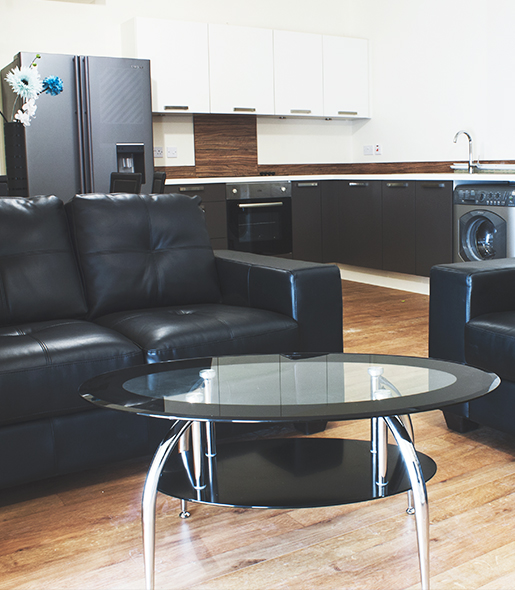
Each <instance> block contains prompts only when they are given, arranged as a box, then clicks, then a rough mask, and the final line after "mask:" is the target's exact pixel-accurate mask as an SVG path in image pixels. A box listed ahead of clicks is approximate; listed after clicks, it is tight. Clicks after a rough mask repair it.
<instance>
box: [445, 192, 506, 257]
mask: <svg viewBox="0 0 515 590" xmlns="http://www.w3.org/2000/svg"><path fill="white" fill-rule="evenodd" d="M453 202H454V262H463V261H465V262H466V261H470V260H490V259H491V258H513V257H515V185H513V184H509V183H500V184H462V185H458V186H457V187H456V188H455V189H454V195H453Z"/></svg>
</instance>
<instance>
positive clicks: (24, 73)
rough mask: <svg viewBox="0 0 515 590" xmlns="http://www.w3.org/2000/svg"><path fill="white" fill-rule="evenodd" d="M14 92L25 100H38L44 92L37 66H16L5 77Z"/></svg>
mask: <svg viewBox="0 0 515 590" xmlns="http://www.w3.org/2000/svg"><path fill="white" fill-rule="evenodd" d="M5 79H6V80H7V83H8V84H9V86H10V87H11V88H12V89H13V91H14V92H15V93H16V94H17V95H18V96H20V97H21V98H23V99H24V100H29V99H31V98H37V96H38V94H40V93H41V92H42V91H43V83H42V82H41V79H40V77H39V72H38V68H37V66H34V65H31V66H29V67H27V66H23V67H21V68H19V67H18V66H16V67H15V68H13V69H12V70H11V71H10V72H9V73H8V74H7V76H6V77H5Z"/></svg>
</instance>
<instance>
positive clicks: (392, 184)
mask: <svg viewBox="0 0 515 590" xmlns="http://www.w3.org/2000/svg"><path fill="white" fill-rule="evenodd" d="M386 186H387V187H388V188H408V186H409V183H408V182H387V183H386Z"/></svg>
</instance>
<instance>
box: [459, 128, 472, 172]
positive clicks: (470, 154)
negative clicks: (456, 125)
mask: <svg viewBox="0 0 515 590" xmlns="http://www.w3.org/2000/svg"><path fill="white" fill-rule="evenodd" d="M462 133H463V135H466V136H467V137H468V138H469V167H468V171H469V174H472V172H473V168H474V164H473V163H472V137H470V134H468V133H467V132H466V131H458V133H456V135H455V136H454V143H456V142H457V141H458V137H459V136H460V135H461V134H462Z"/></svg>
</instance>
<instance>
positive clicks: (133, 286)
mask: <svg viewBox="0 0 515 590" xmlns="http://www.w3.org/2000/svg"><path fill="white" fill-rule="evenodd" d="M199 204H200V199H199V198H197V197H195V198H191V197H187V196H185V195H132V194H116V195H103V194H88V195H77V196H75V197H74V198H73V199H72V200H71V201H69V202H68V203H67V204H66V211H67V213H68V217H69V220H70V228H71V231H72V235H73V239H74V242H75V247H76V249H77V255H78V258H79V262H80V267H81V271H82V274H83V280H84V285H85V291H86V298H87V301H88V307H89V317H90V318H95V317H99V316H103V315H107V314H110V313H114V312H118V311H127V310H131V309H144V308H153V307H163V306H173V305H182V304H185V303H215V302H218V301H220V299H221V295H220V288H219V285H218V277H217V274H216V267H215V259H214V254H213V250H212V249H211V245H210V241H209V236H208V234H207V229H206V225H205V221H204V212H203V211H202V210H201V209H200V207H199Z"/></svg>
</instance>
